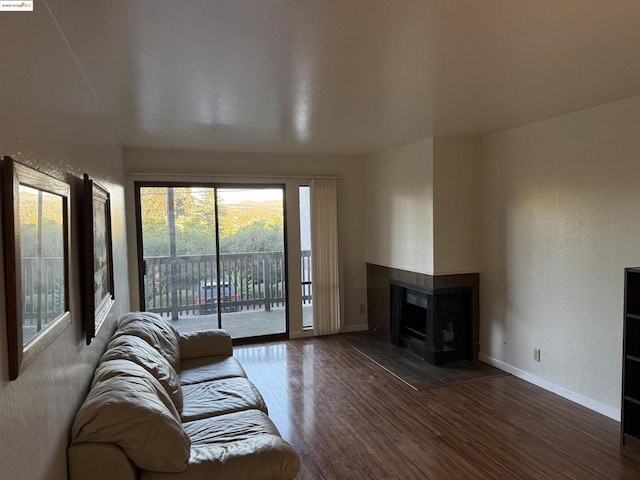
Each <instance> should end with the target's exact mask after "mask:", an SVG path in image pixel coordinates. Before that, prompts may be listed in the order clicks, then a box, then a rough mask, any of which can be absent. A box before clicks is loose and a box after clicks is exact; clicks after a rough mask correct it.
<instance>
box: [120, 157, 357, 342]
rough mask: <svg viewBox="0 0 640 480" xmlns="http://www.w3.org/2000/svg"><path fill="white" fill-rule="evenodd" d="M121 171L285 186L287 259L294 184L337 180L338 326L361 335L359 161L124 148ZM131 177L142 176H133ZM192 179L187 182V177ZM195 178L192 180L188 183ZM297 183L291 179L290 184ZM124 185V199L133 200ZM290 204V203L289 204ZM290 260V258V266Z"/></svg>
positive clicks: (296, 298)
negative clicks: (315, 178)
mask: <svg viewBox="0 0 640 480" xmlns="http://www.w3.org/2000/svg"><path fill="white" fill-rule="evenodd" d="M124 162H125V168H126V170H127V172H128V173H130V174H132V175H133V176H134V177H136V178H138V179H147V180H150V179H152V178H153V179H156V180H167V181H171V180H176V179H180V178H182V179H191V180H194V179H197V180H199V181H219V182H241V183H242V182H244V183H247V182H248V183H251V182H272V183H286V184H287V204H286V207H287V231H288V241H287V245H288V248H289V252H290V254H291V253H292V252H294V251H295V250H294V249H296V247H297V246H299V242H300V238H299V234H298V232H299V228H300V227H299V221H298V218H296V217H297V215H298V207H297V192H294V190H297V188H298V184H300V183H302V184H304V183H307V184H308V179H309V178H311V177H313V176H333V177H339V178H341V179H342V180H341V186H340V196H341V211H340V213H341V221H342V259H343V286H344V298H345V302H344V321H343V328H344V329H346V330H362V329H366V326H367V319H366V314H364V313H361V311H360V305H366V295H367V291H366V290H367V285H366V269H365V253H364V252H365V247H364V245H365V236H364V232H365V214H364V159H363V158H362V157H358V156H331V155H276V154H256V153H237V152H235V153H234V152H207V151H194V150H170V149H145V148H126V149H125V150H124ZM135 174H142V175H138V176H136V175H135ZM189 175H192V177H189ZM193 175H196V177H193ZM292 177H297V178H292ZM131 183H132V182H130V185H129V187H130V191H129V193H130V194H131V195H133V188H132V185H131ZM294 199H295V201H294ZM134 215H135V212H134V209H133V202H130V205H129V220H130V222H129V239H130V241H129V251H130V252H131V255H130V258H129V265H130V270H129V272H130V282H131V285H132V289H131V301H132V305H134V306H135V305H137V303H138V290H137V281H138V280H137V268H136V262H137V259H136V257H135V251H136V250H135V248H136V246H135V225H134V223H133V219H134ZM293 260H294V259H293V258H291V256H290V261H291V264H293V263H292V261H293ZM299 275H300V273H299V271H298V270H292V269H289V277H288V280H289V283H290V285H294V284H295V283H296V281H297V282H298V283H299V278H300V277H299ZM300 294H301V290H300V288H296V289H293V288H292V289H290V290H289V295H290V298H289V300H290V311H289V314H290V317H289V320H290V327H291V330H290V333H291V335H292V336H297V335H298V334H299V333H300V332H301V330H302V319H301V315H302V313H301V309H300V311H298V306H299V304H300V302H301V297H300Z"/></svg>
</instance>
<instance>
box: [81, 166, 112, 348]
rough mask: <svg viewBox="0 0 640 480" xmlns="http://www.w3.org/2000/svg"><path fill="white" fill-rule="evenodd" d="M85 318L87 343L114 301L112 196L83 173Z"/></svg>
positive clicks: (96, 331) (95, 332)
mask: <svg viewBox="0 0 640 480" xmlns="http://www.w3.org/2000/svg"><path fill="white" fill-rule="evenodd" d="M84 285H85V295H84V302H85V303H84V318H85V328H86V333H87V345H89V344H90V343H91V340H92V339H93V338H94V337H95V336H96V334H97V333H98V330H99V329H100V327H101V326H102V324H103V323H104V319H105V318H106V316H107V314H108V313H109V310H110V309H111V306H112V305H113V301H114V290H115V289H114V283H113V246H112V240H111V199H110V196H109V192H108V191H107V190H106V189H104V188H103V187H101V186H100V185H98V184H97V183H95V182H94V181H93V180H92V179H91V178H90V177H89V175H87V174H86V173H85V174H84Z"/></svg>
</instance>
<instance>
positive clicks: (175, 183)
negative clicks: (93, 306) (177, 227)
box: [133, 180, 290, 345]
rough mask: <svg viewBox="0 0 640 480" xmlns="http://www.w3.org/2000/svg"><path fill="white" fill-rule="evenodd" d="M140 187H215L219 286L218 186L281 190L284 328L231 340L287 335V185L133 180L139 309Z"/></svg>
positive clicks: (219, 320) (141, 291)
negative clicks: (272, 332)
mask: <svg viewBox="0 0 640 480" xmlns="http://www.w3.org/2000/svg"><path fill="white" fill-rule="evenodd" d="M144 187H157V188H211V189H214V190H215V195H214V198H215V216H216V218H215V221H216V222H215V225H216V226H215V239H216V241H215V255H216V283H217V288H218V289H219V288H220V287H219V285H220V237H219V230H220V228H219V221H218V195H217V190H218V189H235V188H237V189H243V188H244V189H255V190H261V189H280V190H282V220H283V247H284V252H283V253H284V255H283V257H284V259H283V261H284V281H285V285H286V288H285V292H286V296H285V331H284V332H281V333H274V334H268V335H258V336H252V337H243V338H234V339H233V344H234V345H240V344H245V343H256V342H261V341H268V340H279V339H287V338H289V298H290V295H289V288H290V285H289V265H288V246H287V238H288V234H287V188H286V184H285V183H278V182H275V183H243V182H229V183H226V182H200V181H161V180H149V181H147V180H134V182H133V193H134V209H135V229H136V253H137V255H136V258H137V274H138V301H139V302H140V303H139V306H140V310H141V311H146V305H145V303H146V302H145V281H144V277H145V275H146V268H145V261H144V249H143V238H142V208H141V196H140V190H141V188H144ZM216 302H217V309H216V311H217V326H213V327H214V328H218V329H219V328H222V308H221V295H220V292H218V295H217V299H216Z"/></svg>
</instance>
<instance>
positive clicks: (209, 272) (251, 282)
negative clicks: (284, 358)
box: [144, 251, 312, 319]
mask: <svg viewBox="0 0 640 480" xmlns="http://www.w3.org/2000/svg"><path fill="white" fill-rule="evenodd" d="M310 257H311V253H310V252H309V251H303V252H302V257H301V264H302V268H301V274H302V281H303V301H304V302H305V303H311V300H312V295H311V283H310V282H311V263H310ZM145 268H146V275H145V277H144V291H145V308H146V310H147V311H150V312H156V313H160V314H162V315H165V316H170V317H171V318H173V319H177V318H179V317H180V316H182V315H200V314H205V313H206V314H209V313H216V311H217V302H216V299H217V285H216V283H215V282H216V278H217V277H216V257H215V255H183V256H176V257H147V258H146V259H145ZM220 280H221V284H220V295H221V307H222V308H223V311H234V312H239V311H246V310H258V309H264V310H266V311H269V310H271V308H272V307H279V306H284V303H285V297H286V292H285V288H286V286H285V263H284V253H283V252H255V253H233V254H222V255H220ZM305 287H306V289H305Z"/></svg>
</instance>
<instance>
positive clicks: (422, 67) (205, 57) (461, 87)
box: [36, 0, 640, 154]
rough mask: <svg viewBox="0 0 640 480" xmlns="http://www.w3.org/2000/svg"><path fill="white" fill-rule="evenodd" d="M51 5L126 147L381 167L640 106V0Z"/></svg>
mask: <svg viewBox="0 0 640 480" xmlns="http://www.w3.org/2000/svg"><path fill="white" fill-rule="evenodd" d="M47 5H48V6H49V8H50V10H51V12H52V15H53V16H54V18H55V20H56V22H57V23H58V25H59V27H60V30H61V31H62V32H63V34H64V35H65V36H66V38H67V40H68V42H69V44H70V46H71V48H72V49H73V51H74V53H75V55H76V56H77V59H78V61H79V63H80V65H81V67H82V68H83V70H84V71H85V73H86V75H87V77H88V79H89V82H90V83H91V85H92V88H93V89H94V91H95V94H96V96H97V98H98V100H99V102H100V104H101V106H102V108H103V109H104V111H105V113H106V114H107V116H108V117H109V119H110V121H111V122H112V123H113V125H114V129H115V130H116V131H117V132H118V135H119V136H120V138H121V141H122V143H123V144H124V145H127V146H153V147H176V148H198V149H211V150H239V151H261V152H304V153H336V154H359V153H373V152H380V151H385V150H389V149H391V148H395V147H398V146H401V145H405V144H408V143H411V142H413V141H417V140H420V139H423V138H427V137H431V136H440V135H464V134H479V133H485V132H489V131H495V130H502V129H506V128H510V127H514V126H519V125H524V124H527V123H531V122H534V121H537V120H541V119H545V118H549V117H553V116H557V115H561V114H566V113H570V112H574V111H578V110H583V109H586V108H589V107H592V106H596V105H600V104H604V103H608V102H612V101H616V100H621V99H624V98H629V97H632V96H636V95H640V0H537V1H533V0H422V1H420V0H208V1H206V0H135V1H133V0H92V1H86V0H47ZM36 8H38V6H37V5H36Z"/></svg>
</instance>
